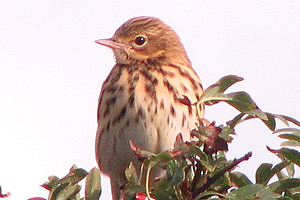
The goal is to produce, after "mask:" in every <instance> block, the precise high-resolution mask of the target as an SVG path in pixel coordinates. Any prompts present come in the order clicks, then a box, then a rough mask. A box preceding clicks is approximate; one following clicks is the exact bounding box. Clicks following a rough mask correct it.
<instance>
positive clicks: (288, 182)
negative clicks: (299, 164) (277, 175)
mask: <svg viewBox="0 0 300 200" xmlns="http://www.w3.org/2000/svg"><path fill="white" fill-rule="evenodd" d="M299 185H300V179H298V178H289V179H281V180H278V181H276V182H274V183H272V184H270V185H269V188H270V189H271V190H272V191H274V192H275V193H277V194H281V193H282V192H284V191H286V190H288V189H292V188H295V187H298V186H299Z"/></svg>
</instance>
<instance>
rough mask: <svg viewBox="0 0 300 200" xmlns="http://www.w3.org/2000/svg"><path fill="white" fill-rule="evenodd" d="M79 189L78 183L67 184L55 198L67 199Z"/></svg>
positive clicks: (72, 196)
mask: <svg viewBox="0 0 300 200" xmlns="http://www.w3.org/2000/svg"><path fill="white" fill-rule="evenodd" d="M80 189H81V186H80V185H77V184H76V185H68V186H67V187H66V188H64V189H63V190H62V191H61V192H60V193H59V194H58V195H57V197H56V200H68V199H70V198H74V197H75V195H76V194H77V193H78V192H79V191H80Z"/></svg>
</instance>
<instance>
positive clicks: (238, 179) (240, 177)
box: [229, 172, 253, 187]
mask: <svg viewBox="0 0 300 200" xmlns="http://www.w3.org/2000/svg"><path fill="white" fill-rule="evenodd" d="M229 176H230V179H231V181H232V182H233V183H234V184H235V185H236V186H238V187H244V186H246V185H251V184H253V183H252V182H251V181H250V179H249V178H248V177H247V176H246V175H245V174H243V173H241V172H231V173H230V174H229Z"/></svg>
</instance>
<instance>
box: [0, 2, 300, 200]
mask: <svg viewBox="0 0 300 200" xmlns="http://www.w3.org/2000/svg"><path fill="white" fill-rule="evenodd" d="M141 15H147V16H155V17H158V18H160V19H162V20H163V21H164V22H166V23H167V24H169V25H170V26H171V27H173V29H174V30H175V31H176V32H177V33H178V35H179V36H180V37H181V39H182V42H183V44H184V45H185V47H186V50H187V52H188V55H189V57H190V59H191V61H192V63H193V67H194V69H195V70H196V71H197V73H198V74H199V76H200V78H201V79H202V82H203V85H204V87H205V88H207V87H208V86H209V85H211V84H212V83H214V82H215V81H217V80H218V79H219V78H221V77H222V76H225V75H228V74H235V75H239V76H242V77H244V78H245V80H244V81H243V82H241V83H238V84H236V85H235V86H234V87H233V88H232V89H231V91H236V90H246V91H247V92H249V93H250V94H251V96H252V97H253V99H254V100H255V101H256V102H257V104H258V105H259V106H260V108H262V109H263V110H264V111H269V112H273V113H280V114H286V115H289V116H292V117H294V118H297V119H300V103H299V102H300V88H299V84H300V3H299V1H277V0H272V1H271V0H270V1H267V0H260V1H199V0H194V1H193V0H189V1H180V0H172V1H171V0H170V1H161V0H154V1H140V0H134V1H100V0H98V1H95V0H94V1H93V0H91V1H83V0H81V1H80V0H78V1H67V0H51V1H49V0H48V1H45V0H31V1H29V0H22V1H21V0H9V1H2V2H1V5H0V142H1V145H0V153H1V154H0V156H1V162H0V185H1V186H2V189H3V192H4V193H5V192H7V191H9V192H11V193H12V195H11V196H10V197H9V198H8V199H11V200H15V199H27V198H30V197H34V196H41V197H44V198H46V197H47V194H48V193H47V191H46V190H45V189H43V188H41V187H40V186H39V185H40V184H42V183H44V182H45V181H46V180H47V177H48V176H49V175H58V176H60V177H62V176H64V175H65V174H66V173H67V172H68V170H69V168H70V167H71V166H72V165H73V164H74V163H75V164H77V165H78V167H82V168H84V169H87V170H90V169H91V168H93V167H94V166H96V162H95V156H94V138H95V133H96V128H97V123H96V110H97V101H98V95H99V92H100V88H101V84H102V82H103V81H104V79H105V77H106V76H107V74H108V73H109V71H110V70H111V68H112V66H113V65H114V59H113V54H112V52H111V51H110V50H109V49H108V48H105V47H102V46H100V45H98V44H96V43H94V41H95V40H96V39H100V38H108V37H111V36H112V35H113V33H114V32H115V30H116V29H117V28H118V27H119V26H120V25H121V24H122V23H123V22H125V21H126V20H128V19H129V18H131V17H134V16H141ZM236 114H237V112H236V111H235V110H234V109H233V108H230V107H229V106H227V105H226V104H220V105H217V106H213V107H208V108H207V109H206V117H207V118H208V119H210V120H217V124H220V123H224V122H225V121H226V120H229V119H231V118H232V117H233V116H235V115H236ZM237 133H238V135H237V136H235V140H234V141H233V144H231V145H230V146H229V148H230V153H229V157H230V158H234V157H240V156H242V155H244V154H245V153H247V152H248V151H253V152H254V154H253V158H251V160H250V161H249V162H245V163H243V164H241V165H240V168H239V169H238V170H240V171H242V172H246V173H247V174H248V175H249V176H250V178H251V180H254V171H255V169H256V168H257V167H258V164H259V163H261V162H273V163H274V162H278V159H277V158H276V157H275V156H273V155H272V154H271V153H269V152H267V150H266V148H265V145H269V146H270V147H272V148H278V147H279V146H278V144H279V142H278V140H277V138H276V136H275V135H272V134H271V131H269V130H268V129H267V128H266V127H265V126H264V125H263V123H261V122H260V121H259V120H253V121H249V122H246V123H245V124H242V125H240V126H238V128H237ZM103 189H104V191H103V193H104V194H103V196H102V199H109V198H110V197H109V193H110V191H109V185H108V181H107V179H104V180H103Z"/></svg>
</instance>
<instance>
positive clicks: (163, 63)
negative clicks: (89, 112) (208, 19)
mask: <svg viewBox="0 0 300 200" xmlns="http://www.w3.org/2000/svg"><path fill="white" fill-rule="evenodd" d="M144 41H146V42H144ZM96 42H97V43H99V44H102V45H105V46H108V47H110V48H112V49H113V52H114V55H115V58H116V65H115V66H114V67H113V69H112V71H111V72H110V74H109V75H108V77H107V79H106V80H105V81H104V83H103V85H102V89H101V93H100V97H99V106H98V129H97V138H96V158H97V162H98V164H99V167H100V169H101V171H102V172H103V173H104V174H107V175H108V176H109V177H110V179H111V185H112V193H113V199H114V200H117V199H119V198H120V189H119V187H120V186H121V185H122V184H125V183H126V179H125V176H124V171H125V169H126V167H127V166H128V165H129V163H130V162H133V164H134V166H135V167H136V169H139V167H140V164H141V163H140V162H139V161H138V160H137V157H136V156H135V155H134V154H133V151H132V150H131V148H130V146H129V141H130V140H132V141H133V142H134V144H135V145H136V146H137V147H139V148H141V149H145V150H148V151H152V152H155V153H158V152H162V151H164V150H167V149H171V148H173V144H174V141H175V138H176V135H177V134H178V133H182V134H183V136H184V138H185V139H186V140H188V139H190V132H189V131H190V130H191V129H192V128H195V123H196V110H195V108H194V107H191V106H186V105H184V104H182V103H181V102H180V101H179V100H178V98H182V97H183V96H184V95H185V96H187V97H188V98H189V99H190V101H191V102H196V101H197V100H198V99H199V97H200V95H201V94H202V86H201V82H200V79H199V78H198V76H197V74H196V73H195V71H194V70H193V69H192V68H191V63H190V61H189V59H188V57H187V55H186V52H185V49H184V47H183V45H182V44H181V42H180V39H179V38H178V36H177V34H176V33H175V32H174V31H173V30H172V29H171V28H170V27H169V26H167V25H166V24H164V23H163V22H162V21H160V20H159V19H157V18H153V17H137V18H133V19H130V20H128V21H127V22H125V23H124V24H123V25H122V26H121V27H120V28H119V29H118V30H117V31H116V33H115V34H114V36H113V37H112V38H110V39H106V40H97V41H96ZM140 44H141V45H140ZM202 111H203V110H202ZM159 171H160V170H157V171H156V172H153V174H152V177H151V178H152V181H153V180H154V178H155V176H157V175H159V173H160V172H159Z"/></svg>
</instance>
